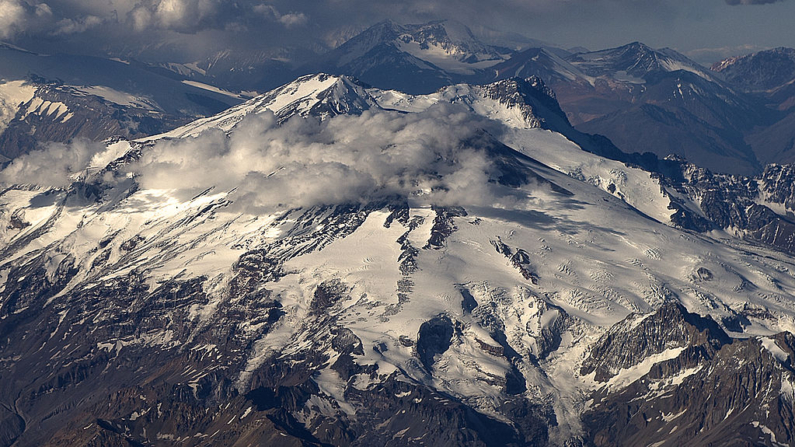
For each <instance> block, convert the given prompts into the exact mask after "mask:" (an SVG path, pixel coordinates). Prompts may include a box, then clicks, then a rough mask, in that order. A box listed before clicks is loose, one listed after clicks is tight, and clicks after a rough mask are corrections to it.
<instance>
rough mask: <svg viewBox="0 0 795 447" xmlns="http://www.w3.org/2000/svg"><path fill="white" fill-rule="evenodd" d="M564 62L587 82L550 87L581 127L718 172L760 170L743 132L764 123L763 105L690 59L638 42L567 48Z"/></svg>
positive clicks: (625, 147)
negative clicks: (575, 49)
mask: <svg viewBox="0 0 795 447" xmlns="http://www.w3.org/2000/svg"><path fill="white" fill-rule="evenodd" d="M568 62H569V63H571V64H572V65H573V66H575V67H576V68H577V69H579V70H580V71H582V72H583V73H584V74H585V75H586V76H588V77H590V79H589V83H590V85H587V84H584V83H583V82H557V83H554V84H552V85H551V86H552V88H553V89H555V91H556V93H557V94H558V97H559V98H560V101H561V106H562V107H563V109H564V110H566V111H567V114H568V115H569V117H570V118H571V119H572V121H573V122H574V124H575V125H576V126H577V127H578V128H579V129H581V130H582V131H584V132H589V133H598V134H601V135H605V136H607V137H608V138H610V139H611V140H612V141H613V142H614V143H616V145H617V146H618V147H620V148H622V149H623V150H624V151H627V152H653V153H655V154H657V155H659V156H660V157H665V156H667V155H669V154H675V155H678V156H683V157H685V158H687V159H688V160H690V161H691V162H693V163H695V164H697V165H699V166H702V167H706V168H709V169H712V170H715V171H719V172H728V173H734V174H753V173H756V172H759V171H760V170H761V165H760V161H759V159H758V158H757V154H756V153H755V152H754V151H753V150H752V148H751V147H750V146H749V145H748V144H747V143H746V142H745V141H744V137H745V135H746V134H747V133H749V132H750V131H751V130H753V129H754V127H755V126H757V125H762V124H765V123H766V122H767V121H766V120H767V119H768V117H767V115H766V112H765V110H764V109H762V108H761V107H759V106H758V105H756V104H755V103H754V102H753V101H750V100H748V99H747V98H745V97H744V96H742V95H740V94H737V93H735V92H734V91H732V90H731V88H729V87H728V86H727V85H726V84H724V83H723V82H722V81H720V80H719V79H718V78H717V77H716V76H714V75H713V74H711V73H710V72H709V70H707V69H704V68H703V67H700V66H699V65H698V64H696V63H695V62H692V61H689V60H688V59H687V58H685V57H684V56H682V55H680V54H678V53H676V52H674V51H672V50H669V49H663V50H654V49H651V48H649V47H647V46H645V45H643V44H640V43H633V44H629V45H625V46H623V47H619V48H614V49H610V50H602V51H596V52H591V53H580V54H575V55H572V56H570V57H569V58H568Z"/></svg>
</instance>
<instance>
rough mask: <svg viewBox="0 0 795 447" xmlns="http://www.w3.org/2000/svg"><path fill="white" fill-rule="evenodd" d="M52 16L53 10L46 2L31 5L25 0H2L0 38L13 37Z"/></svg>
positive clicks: (0, 5)
mask: <svg viewBox="0 0 795 447" xmlns="http://www.w3.org/2000/svg"><path fill="white" fill-rule="evenodd" d="M51 16H52V10H51V9H50V6H49V5H47V4H46V3H38V4H33V5H31V4H29V3H27V2H25V1H23V0H0V38H3V39H8V38H13V37H14V36H15V35H17V34H19V33H23V32H26V31H28V30H29V29H31V28H34V27H35V26H36V25H37V24H38V23H40V22H42V21H45V20H47V19H49V18H50V17H51Z"/></svg>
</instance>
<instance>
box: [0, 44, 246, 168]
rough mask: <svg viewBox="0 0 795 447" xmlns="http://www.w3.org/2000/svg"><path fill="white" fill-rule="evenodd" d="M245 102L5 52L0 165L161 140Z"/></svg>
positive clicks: (82, 60) (124, 69)
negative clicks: (102, 144) (85, 145)
mask: <svg viewBox="0 0 795 447" xmlns="http://www.w3.org/2000/svg"><path fill="white" fill-rule="evenodd" d="M241 101H242V99H241V98H240V97H238V96H237V95H234V94H230V93H228V92H224V91H222V90H219V89H217V88H214V87H211V86H209V85H205V84H201V83H198V82H192V81H188V80H185V81H184V82H181V81H180V80H178V79H171V78H168V77H164V76H160V75H157V74H154V73H152V72H150V71H148V70H146V69H143V68H141V67H139V66H136V65H132V64H129V63H125V62H122V61H115V60H108V59H101V58H94V57H84V56H71V55H41V54H35V53H31V52H27V51H25V50H22V49H19V48H16V47H12V46H8V45H0V157H3V158H2V159H0V160H2V161H6V160H8V159H10V158H14V157H16V156H18V155H19V154H22V153H25V152H27V151H28V150H30V149H33V148H35V147H36V145H37V144H38V143H40V142H48V141H56V142H65V141H69V140H71V139H73V138H87V139H90V140H95V141H101V140H104V139H106V138H109V137H113V136H121V137H126V138H137V137H142V136H147V135H153V134H158V133H162V132H164V131H166V130H170V129H172V128H174V127H177V126H179V125H182V124H185V123H187V122H190V121H192V120H194V119H196V118H197V117H202V116H208V115H212V114H214V113H217V112H220V111H222V110H224V109H226V108H228V107H229V106H231V105H234V104H237V103H239V102H241Z"/></svg>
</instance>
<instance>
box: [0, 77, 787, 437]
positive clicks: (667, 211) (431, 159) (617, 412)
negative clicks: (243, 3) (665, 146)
mask: <svg viewBox="0 0 795 447" xmlns="http://www.w3.org/2000/svg"><path fill="white" fill-rule="evenodd" d="M577 142H580V143H579V144H578V143H577ZM580 144H581V145H582V146H585V147H581V146H580ZM588 146H590V147H588ZM610 147H611V146H609V142H605V141H604V140H600V139H598V138H595V137H590V136H588V135H585V134H582V133H580V132H577V131H576V130H574V129H573V128H572V127H571V125H570V124H569V122H568V120H567V119H566V116H565V114H564V113H563V112H562V111H561V109H560V107H559V106H558V105H557V102H556V101H555V97H554V95H553V94H552V92H551V91H550V90H549V89H548V88H547V87H546V86H545V85H544V83H543V82H542V81H541V80H539V79H537V78H536V79H529V80H522V79H508V80H503V81H499V82H496V83H493V84H489V85H485V86H471V85H465V84H460V85H454V86H449V87H446V88H444V89H442V90H440V91H438V92H436V93H433V94H429V95H420V96H415V95H409V94H405V93H400V92H396V91H385V90H378V89H374V88H366V87H364V86H363V85H362V84H360V83H358V82H356V81H354V80H352V79H349V78H345V77H335V76H329V75H315V76H308V77H304V78H301V79H298V80H297V81H295V82H294V83H291V84H289V85H286V86H284V87H282V88H280V89H277V90H275V91H273V92H270V93H268V94H266V95H263V96H261V97H257V98H254V99H252V100H251V101H249V102H247V103H244V104H242V105H241V106H240V107H237V108H233V109H231V110H229V111H227V112H224V113H222V114H220V115H218V116H216V117H215V118H213V119H208V120H202V121H199V122H196V123H194V124H191V125H189V126H185V127H183V128H181V129H179V130H177V131H175V132H172V133H169V134H164V135H161V136H158V137H153V138H147V139H141V140H138V141H117V142H115V143H112V144H110V145H108V146H107V147H106V148H102V149H101V150H96V151H95V152H94V153H85V149H80V148H74V150H75V153H78V152H80V153H81V154H82V157H81V158H79V160H78V161H74V160H68V162H58V161H57V160H56V161H55V162H54V161H53V160H52V159H49V158H47V157H46V155H47V154H42V153H32V154H30V155H27V156H24V157H21V158H20V159H18V160H16V161H15V162H14V163H12V164H11V165H10V166H9V167H8V168H6V169H5V170H4V171H2V173H0V178H2V180H3V181H4V182H5V183H6V184H7V186H6V187H5V188H4V189H3V190H2V194H0V224H1V225H0V250H2V256H0V259H2V261H0V262H1V263H0V279H2V281H0V335H2V337H0V362H2V368H3V371H6V373H4V375H3V377H4V380H3V381H0V403H2V405H0V440H2V442H3V444H11V443H15V445H20V446H26V445H85V444H95V445H123V444H125V443H127V444H143V445H176V444H180V445H217V444H225V445H246V444H252V445H295V444H299V445H329V444H330V445H375V444H384V445H396V446H397V445H419V444H426V445H617V444H623V445H629V444H637V443H638V442H640V440H642V441H643V442H648V443H656V444H657V445H664V444H665V443H668V444H670V445H673V444H676V445H703V444H706V443H709V442H712V443H716V444H727V443H730V442H734V443H743V442H745V443H749V444H754V445H770V446H772V445H779V444H784V445H787V444H791V443H792V442H793V439H795V437H793V434H792V432H791V429H790V423H791V421H792V414H793V411H792V410H793V392H792V389H793V388H792V384H793V382H795V371H793V369H792V365H793V364H795V363H794V362H795V350H794V348H795V341H793V336H792V331H793V330H795V308H794V307H793V302H792V300H791V296H792V292H793V290H795V276H793V274H792V272H795V263H793V261H792V259H791V257H790V256H789V255H786V254H784V253H782V252H781V251H780V249H781V248H780V247H778V248H777V246H775V244H770V245H768V246H766V245H764V242H765V241H764V240H763V239H762V238H756V239H753V234H752V231H751V230H747V232H745V233H743V231H746V230H743V229H742V228H740V227H739V226H738V227H736V228H733V230H736V231H737V232H738V235H741V236H742V235H744V236H746V239H744V238H741V237H735V236H734V235H732V234H730V233H729V232H726V231H722V230H721V229H720V227H719V226H718V225H717V224H715V223H714V222H715V220H709V219H712V217H711V216H712V215H711V214H710V213H709V210H708V208H709V205H710V204H712V203H713V202H712V201H708V200H697V199H703V198H704V197H706V193H707V192H715V185H716V182H719V181H723V182H725V183H727V184H728V183H731V184H732V185H736V187H735V188H734V189H723V191H725V192H726V193H727V194H728V193H730V192H731V191H734V190H737V191H739V190H740V189H741V188H742V187H746V189H747V190H752V189H753V186H752V185H751V182H750V181H744V180H742V179H738V178H735V177H728V176H726V177H720V178H712V177H710V175H711V174H709V173H708V172H707V171H703V170H698V169H696V168H694V167H693V166H692V165H688V164H686V163H683V162H681V161H677V160H657V159H656V158H653V157H649V156H646V157H645V158H643V157H641V156H628V155H621V154H620V153H615V152H611V150H610ZM584 148H585V149H588V150H589V151H584V150H583V149H584ZM600 150H601V151H602V152H604V154H607V155H611V156H613V157H614V158H621V157H628V158H631V157H634V158H632V160H633V164H631V165H628V164H625V163H624V162H622V161H619V160H612V159H609V158H605V157H603V156H600V155H598V154H597V153H598V152H599V151H600ZM81 151H82V152H81ZM595 152H597V153H595ZM41 160H47V161H48V164H47V166H46V167H42V166H41V164H42V163H41ZM639 163H643V164H644V165H647V166H652V165H654V166H656V167H657V168H658V169H657V171H656V172H650V171H648V170H644V169H641V168H640V167H638V166H639ZM45 169H46V171H47V172H46V175H44V174H43V173H42V172H43V171H42V170H45ZM677 169H678V171H677ZM666 170H670V172H669V174H670V175H662V173H663V172H667V171H666ZM673 174H676V175H673ZM785 177H786V175H785V173H784V172H783V171H780V172H778V173H774V172H770V173H769V174H768V175H767V176H766V178H768V179H770V181H766V182H764V183H763V184H762V189H763V190H764V191H766V193H765V194H766V195H765V196H764V201H766V203H768V204H769V206H767V205H761V204H760V205H759V206H761V207H762V208H765V209H768V210H770V211H771V212H773V211H772V208H771V207H774V205H772V204H773V203H776V204H779V203H780V204H782V209H781V210H779V211H781V212H782V214H781V215H779V214H776V213H775V212H773V214H774V215H776V216H779V219H782V220H783V219H786V212H785V209H786V208H787V207H791V205H792V204H793V203H795V199H792V193H791V192H788V191H789V190H787V185H791V184H790V183H788V182H787V181H786V180H785ZM774 179H780V181H779V182H775V181H773V180H774ZM25 180H26V181H25ZM34 180H35V181H34ZM48 182H49V183H48ZM699 182H701V183H699ZM25 183H27V184H25ZM32 183H37V184H32ZM748 197H749V199H748V200H751V198H750V197H751V196H748ZM759 200H762V199H759ZM738 206H744V205H742V204H740V205H738ZM728 214H730V215H732V214H731V212H729V213H728ZM732 216H733V215H732ZM685 217H689V219H690V220H687V219H686V218H685ZM699 219H701V220H699ZM696 221H698V222H706V223H707V224H708V225H707V226H708V227H707V228H704V232H697V231H686V230H683V229H681V228H679V227H681V226H682V225H681V223H682V222H696ZM730 222H731V223H732V225H734V224H735V221H734V220H732V221H730ZM737 222H739V221H737ZM678 223H679V224H678ZM710 223H712V224H714V226H709V225H711V224H710ZM727 384H728V385H727Z"/></svg>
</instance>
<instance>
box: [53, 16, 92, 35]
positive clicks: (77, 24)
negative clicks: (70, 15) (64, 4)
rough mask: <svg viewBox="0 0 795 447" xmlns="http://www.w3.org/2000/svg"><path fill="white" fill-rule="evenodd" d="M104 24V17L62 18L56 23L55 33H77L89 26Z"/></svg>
mask: <svg viewBox="0 0 795 447" xmlns="http://www.w3.org/2000/svg"><path fill="white" fill-rule="evenodd" d="M100 24H102V19H100V18H99V17H96V16H87V17H80V18H76V19H61V20H59V21H58V22H57V23H56V24H55V27H56V28H55V31H53V34H55V35H61V34H75V33H82V32H84V31H86V30H87V29H89V28H93V27H95V26H98V25H100Z"/></svg>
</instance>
